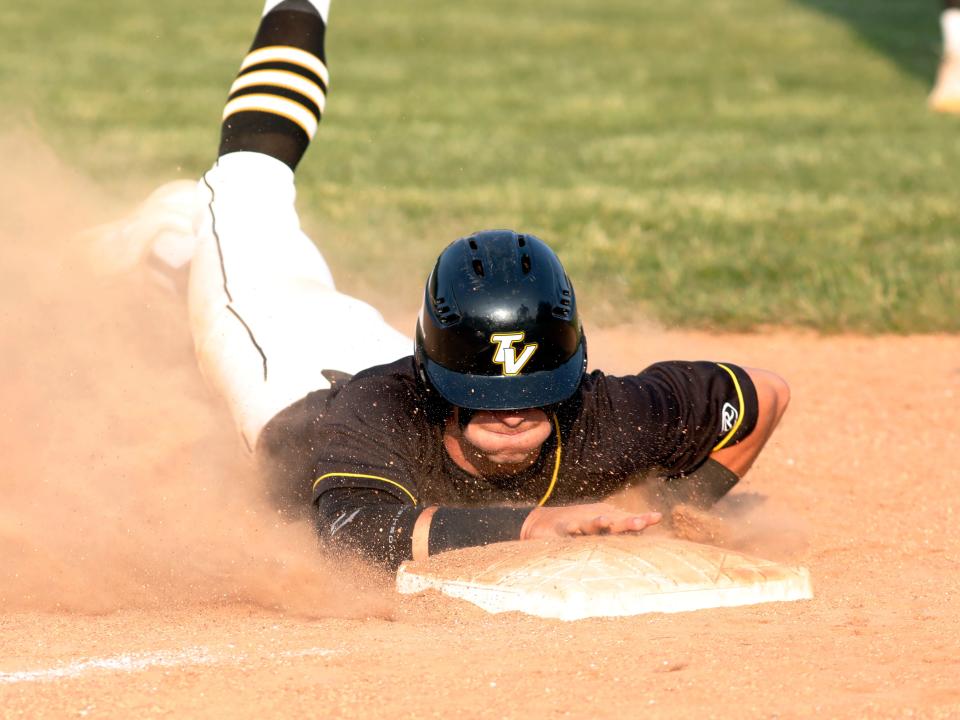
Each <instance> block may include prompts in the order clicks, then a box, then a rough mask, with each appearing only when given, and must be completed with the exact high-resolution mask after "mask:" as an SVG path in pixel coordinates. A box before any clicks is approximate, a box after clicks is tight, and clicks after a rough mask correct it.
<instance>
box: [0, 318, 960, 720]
mask: <svg viewBox="0 0 960 720" xmlns="http://www.w3.org/2000/svg"><path fill="white" fill-rule="evenodd" d="M591 350H592V352H593V358H594V359H595V361H596V363H597V364H598V365H602V366H604V367H606V368H609V369H611V370H614V371H616V370H628V369H631V368H637V367H640V366H642V365H644V364H646V363H647V362H650V361H652V360H654V359H658V358H664V357H687V358H701V357H703V358H719V359H725V360H730V361H733V362H743V363H745V364H748V365H757V366H762V367H768V368H774V369H777V370H779V371H780V372H781V373H782V374H783V375H784V376H785V377H786V378H787V379H788V380H789V382H790V384H791V387H792V389H793V403H792V406H791V408H790V410H789V412H788V414H787V416H786V418H785V421H784V424H783V426H782V427H781V430H780V431H779V432H778V434H777V435H776V437H775V438H774V439H773V440H772V442H771V445H770V446H769V448H768V449H767V451H766V452H765V453H764V455H763V456H762V458H761V460H760V461H759V462H758V463H757V465H756V466H755V468H754V470H753V471H752V472H751V473H750V475H749V476H748V478H747V479H746V481H745V482H744V483H743V486H742V487H741V488H739V489H738V490H737V491H736V492H737V495H738V496H740V497H742V498H745V499H746V498H749V500H750V501H751V503H752V505H753V507H754V510H753V511H752V512H751V514H750V520H749V523H750V527H749V528H746V529H747V530H752V531H753V533H752V536H753V537H754V538H755V539H757V538H759V540H757V542H760V543H761V545H762V544H763V543H767V544H768V550H769V551H770V552H771V553H777V552H781V553H782V552H783V548H778V547H777V535H778V534H777V529H778V528H780V527H782V528H784V530H785V531H786V532H788V533H789V534H790V535H791V536H792V537H793V541H791V544H790V548H789V550H788V552H790V553H794V554H797V555H798V556H799V559H800V560H801V561H802V562H804V563H805V564H806V565H807V566H808V567H809V568H810V570H811V572H812V575H813V579H814V584H815V585H814V586H815V591H816V599H814V600H813V601H810V602H800V603H791V604H778V605H766V606H757V607H750V608H740V609H728V610H716V611H702V612H697V613H690V614H682V615H672V616H670V615H649V616H641V617H636V618H632V619H617V620H589V621H581V622H577V623H563V622H559V621H544V620H537V619H533V618H529V617H524V616H517V615H506V616H488V615H486V614H484V613H483V612H481V611H479V610H476V609H474V608H471V607H469V606H465V605H460V604H457V603H456V602H454V601H448V600H445V599H442V598H439V597H419V598H411V599H404V600H402V601H401V600H398V599H397V598H394V597H392V596H391V594H390V593H389V592H388V591H383V592H382V596H381V599H382V605H378V606H377V608H376V614H379V615H380V616H379V617H373V618H368V619H342V618H337V617H327V618H302V617H299V616H297V615H291V614H283V613H278V612H273V611H270V610H267V609H264V608H263V607H262V606H258V605H256V604H251V603H249V602H246V603H239V604H238V603H220V602H217V601H216V600H215V599H211V598H209V597H207V598H202V599H201V601H200V602H198V603H197V604H191V602H190V599H189V597H188V596H179V597H177V598H176V602H174V603H172V604H171V606H170V607H152V608H151V607H143V608H140V609H137V608H135V607H133V608H126V609H124V607H123V602H122V601H121V602H120V609H119V610H118V611H115V612H111V613H107V614H104V615H90V614H78V613H72V612H53V613H37V612H17V613H8V614H6V615H4V616H3V617H2V619H0V673H2V674H0V707H2V708H3V713H2V714H3V715H4V716H5V717H76V716H82V717H98V716H99V717H120V716H130V715H137V716H159V717H163V716H191V717H213V716H231V717H274V716H275V717H290V716H294V715H297V714H305V715H307V716H327V717H347V716H350V717H377V718H379V717H383V718H394V717H405V716H409V717H448V716H452V715H454V714H460V713H462V714H464V715H466V716H471V717H491V718H492V717H564V716H573V717H587V716H601V717H624V716H633V715H636V714H643V715H648V716H649V715H653V716H664V717H684V718H686V717H689V718H702V717H759V716H780V717H803V716H810V715H814V714H820V715H822V716H825V717H832V716H847V717H854V716H863V715H868V716H879V717H903V716H914V715H915V716H920V717H956V716H957V715H958V714H960V619H958V618H960V540H958V533H957V529H956V525H957V520H958V516H960V473H958V470H957V466H956V461H955V450H956V448H957V447H958V440H960V410H958V399H960V338H956V337H905V338H878V339H864V338H858V337H836V338H820V337H817V336H814V335H805V334H795V333H773V334H764V335H755V336H741V335H717V336H713V335H707V334H690V333H675V332H666V333H660V332H654V333H651V332H649V331H642V330H638V329H631V328H619V329H612V330H601V331H595V332H593V333H592V334H591ZM798 533H799V534H801V535H802V536H803V537H804V538H805V540H806V543H807V545H806V547H805V548H803V547H801V548H798V547H797V544H796V542H795V541H796V537H797V535H798ZM250 542H256V538H251V539H250ZM203 551H204V548H203V547H197V548H195V552H196V553H198V554H202V553H203ZM338 582H339V581H338ZM367 592H375V591H370V590H368V591H367ZM347 600H349V598H348V599H347ZM133 604H134V605H136V604H137V603H133ZM344 609H345V611H348V612H349V611H350V604H349V601H347V602H346V604H345V605H344ZM320 610H321V613H322V612H324V609H323V608H322V607H321V609H320ZM330 610H331V609H330V608H327V611H328V614H329V611H330ZM332 614H334V615H336V614H337V612H336V610H335V609H334V610H333V612H332Z"/></svg>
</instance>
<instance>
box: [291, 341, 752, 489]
mask: <svg viewBox="0 0 960 720" xmlns="http://www.w3.org/2000/svg"><path fill="white" fill-rule="evenodd" d="M430 402H431V401H430V399H429V397H428V396H427V391H426V388H425V387H424V386H423V385H422V383H421V382H420V381H419V380H418V379H417V377H416V374H415V369H414V364H413V359H412V358H409V357H408V358H403V359H401V360H398V361H396V362H394V363H391V364H389V365H382V366H378V367H375V368H371V369H369V370H365V371H364V372H362V373H360V374H358V375H357V376H355V377H354V378H353V380H352V381H351V382H349V383H348V384H347V385H346V386H344V387H343V388H342V389H341V390H340V391H339V393H337V394H336V396H335V397H333V398H332V399H331V400H330V401H329V403H328V404H327V406H326V408H325V410H324V412H323V419H322V421H321V422H315V423H312V427H310V432H311V433H313V437H312V441H313V443H314V450H315V457H316V459H317V460H316V464H315V467H314V473H313V478H312V480H313V498H314V500H316V499H317V498H318V497H319V496H321V495H322V494H323V493H325V492H328V491H329V490H331V489H333V488H338V487H354V488H369V489H375V490H380V491H385V492H387V493H390V494H392V495H393V496H394V497H396V498H397V499H398V500H399V501H400V502H402V503H404V504H412V505H418V506H429V505H452V506H459V507H476V506H483V505H496V504H538V503H539V504H551V505H554V504H566V503H572V502H578V501H584V500H592V499H597V498H601V497H604V496H606V495H609V494H611V493H613V492H615V491H617V490H618V489H620V488H622V487H623V486H624V485H625V484H626V483H627V482H629V481H630V479H631V478H635V477H637V476H640V475H646V474H649V473H651V472H656V473H658V474H661V475H663V476H667V477H669V476H675V475H681V474H683V473H685V472H688V471H690V470H692V469H694V468H696V467H698V466H699V465H700V464H701V463H703V461H704V460H705V459H706V458H707V456H708V455H709V454H710V453H711V452H713V451H714V450H718V449H720V448H722V447H726V446H728V445H731V444H734V443H736V442H738V441H739V440H740V439H742V438H744V437H746V436H747V435H749V434H750V432H751V431H752V430H753V427H754V425H755V423H756V417H757V398H756V391H755V389H754V387H753V383H752V382H751V380H750V378H749V376H748V375H747V374H746V373H745V372H744V371H743V370H742V369H741V368H739V367H737V366H735V365H732V364H729V363H714V362H664V363H658V364H656V365H653V366H651V367H649V368H647V369H646V370H644V371H643V372H641V373H639V374H637V375H628V376H624V377H615V376H612V375H606V374H604V373H602V372H600V371H598V370H596V371H594V372H592V373H590V374H588V375H586V376H585V377H584V380H583V382H582V383H581V385H580V388H579V390H578V391H577V392H576V393H575V394H574V396H573V397H572V398H570V399H569V400H567V401H565V402H563V403H561V404H560V405H559V406H557V407H556V408H554V409H553V410H552V411H551V412H550V415H551V420H552V422H553V424H554V432H553V433H552V434H551V436H550V438H549V440H548V441H547V442H546V443H545V444H544V446H543V448H542V449H541V451H540V455H539V457H538V459H537V461H536V462H535V463H534V465H533V466H531V467H529V468H527V469H526V470H524V471H523V472H521V473H518V474H516V475H514V476H511V477H509V478H507V479H503V478H496V479H494V478H489V479H488V478H483V477H475V476H473V475H470V474H469V473H467V472H466V471H464V470H463V469H461V468H460V467H459V466H457V465H456V464H455V463H454V462H453V461H452V460H451V459H450V457H449V455H448V454H447V452H446V450H445V448H444V445H443V430H444V424H443V422H442V421H440V422H438V421H437V419H436V418H434V417H431V413H430V412H428V411H427V409H428V406H429V404H430Z"/></svg>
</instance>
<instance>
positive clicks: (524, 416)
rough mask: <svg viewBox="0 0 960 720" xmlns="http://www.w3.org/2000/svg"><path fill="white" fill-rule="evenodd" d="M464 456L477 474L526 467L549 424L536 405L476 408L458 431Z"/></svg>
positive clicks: (544, 438) (543, 437) (456, 428)
mask: <svg viewBox="0 0 960 720" xmlns="http://www.w3.org/2000/svg"><path fill="white" fill-rule="evenodd" d="M458 430H459V426H456V427H449V428H448V432H452V433H454V434H455V435H456V434H459V440H460V442H459V445H460V449H461V450H462V451H463V455H464V457H465V459H466V460H467V461H468V462H469V463H470V464H471V465H473V467H474V468H475V469H476V470H478V471H479V472H480V473H481V474H484V475H489V474H504V473H511V472H518V471H520V470H522V469H524V468H526V467H529V466H530V465H531V464H533V462H534V461H535V460H536V459H537V456H538V455H539V454H540V447H541V446H542V445H543V443H544V442H546V440H547V438H549V437H550V433H551V432H552V430H553V426H552V425H551V423H550V419H549V418H548V417H547V414H546V413H545V412H544V411H543V410H540V409H538V408H531V409H528V410H479V411H477V412H476V413H475V414H474V415H473V417H471V418H470V422H469V423H467V425H466V427H464V428H463V429H462V431H460V432H459V433H457V431H458Z"/></svg>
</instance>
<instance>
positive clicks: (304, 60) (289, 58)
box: [240, 45, 330, 87]
mask: <svg viewBox="0 0 960 720" xmlns="http://www.w3.org/2000/svg"><path fill="white" fill-rule="evenodd" d="M267 62H285V63H291V64H293V65H299V66H300V67H302V68H306V69H307V70H309V71H310V72H312V73H313V74H314V75H316V76H317V77H318V78H320V80H321V81H322V82H323V84H324V85H326V86H327V87H330V73H329V72H328V71H327V67H326V65H324V64H323V62H321V60H320V58H318V57H317V56H316V55H314V54H313V53H310V52H307V51H306V50H301V49H300V48H295V47H290V46H289V45H270V46H269V47H262V48H258V49H257V50H254V51H252V52H250V53H249V54H247V56H246V57H245V58H244V59H243V63H242V64H241V65H240V72H243V71H244V70H246V69H247V68H248V67H251V66H252V65H259V64H260V63H267Z"/></svg>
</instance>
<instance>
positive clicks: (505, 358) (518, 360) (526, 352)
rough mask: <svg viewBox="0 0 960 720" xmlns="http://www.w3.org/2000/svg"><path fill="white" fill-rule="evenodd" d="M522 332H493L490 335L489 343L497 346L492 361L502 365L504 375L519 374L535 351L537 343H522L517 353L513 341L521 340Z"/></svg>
mask: <svg viewBox="0 0 960 720" xmlns="http://www.w3.org/2000/svg"><path fill="white" fill-rule="evenodd" d="M523 336H524V333H522V332H510V333H494V334H493V335H491V336H490V342H491V344H494V345H496V346H497V349H496V351H495V352H494V353H493V361H494V362H495V363H496V364H497V365H501V366H502V367H503V374H504V375H519V374H520V371H521V370H523V366H524V365H526V364H527V363H528V362H530V358H532V357H533V354H534V353H535V352H536V351H537V343H530V344H529V345H524V346H523V349H522V350H521V351H520V354H519V355H517V349H516V348H515V347H514V346H513V345H514V343H518V342H523Z"/></svg>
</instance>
